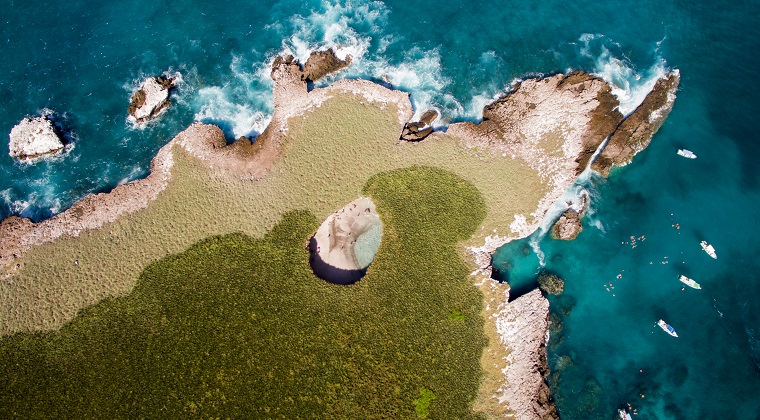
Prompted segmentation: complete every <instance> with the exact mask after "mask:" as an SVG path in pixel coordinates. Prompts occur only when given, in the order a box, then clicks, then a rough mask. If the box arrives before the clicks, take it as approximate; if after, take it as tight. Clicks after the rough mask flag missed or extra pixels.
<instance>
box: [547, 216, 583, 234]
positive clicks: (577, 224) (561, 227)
mask: <svg viewBox="0 0 760 420" xmlns="http://www.w3.org/2000/svg"><path fill="white" fill-rule="evenodd" d="M582 230H583V224H582V223H581V217H580V215H579V214H578V212H577V211H575V210H573V209H567V210H565V212H564V213H562V215H561V216H560V217H559V219H558V220H557V221H556V222H555V223H554V226H552V237H553V238H554V239H561V240H563V241H572V240H573V239H575V237H576V236H578V234H579V233H581V231H582Z"/></svg>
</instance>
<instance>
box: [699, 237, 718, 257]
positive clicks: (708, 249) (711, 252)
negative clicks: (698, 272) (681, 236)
mask: <svg viewBox="0 0 760 420" xmlns="http://www.w3.org/2000/svg"><path fill="white" fill-rule="evenodd" d="M700 244H701V245H702V251H705V252H706V253H707V255H709V256H711V257H713V258H715V259H716V260H717V259H718V255H717V254H716V253H715V248H713V246H712V245H710V244H708V243H707V241H702V242H700Z"/></svg>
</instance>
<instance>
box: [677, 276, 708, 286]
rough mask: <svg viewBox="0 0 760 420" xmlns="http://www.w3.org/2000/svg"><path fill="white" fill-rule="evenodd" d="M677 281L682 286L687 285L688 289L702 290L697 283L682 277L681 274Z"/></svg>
mask: <svg viewBox="0 0 760 420" xmlns="http://www.w3.org/2000/svg"><path fill="white" fill-rule="evenodd" d="M678 280H681V283H683V284H685V285H687V286H689V287H692V288H694V289H701V288H702V286H700V285H699V283H697V282H695V281H694V280H692V279H690V278H688V277H686V276H684V275H683V274H681V277H679V278H678Z"/></svg>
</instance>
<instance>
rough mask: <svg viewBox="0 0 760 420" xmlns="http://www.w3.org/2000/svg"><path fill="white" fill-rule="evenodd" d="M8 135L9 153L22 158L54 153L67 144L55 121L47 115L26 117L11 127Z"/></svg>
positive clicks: (26, 158)
mask: <svg viewBox="0 0 760 420" xmlns="http://www.w3.org/2000/svg"><path fill="white" fill-rule="evenodd" d="M8 137H9V138H10V142H9V143H8V148H9V150H10V151H9V153H8V154H9V155H11V157H14V158H17V159H21V160H28V159H36V158H40V157H43V156H47V155H52V154H55V153H58V152H60V151H61V150H63V148H64V146H65V144H64V143H63V137H62V136H61V134H60V133H59V131H58V129H57V128H56V127H55V125H54V124H53V121H51V120H50V118H48V117H47V116H45V115H42V116H37V117H32V118H24V119H23V120H21V121H20V122H19V123H18V124H16V126H14V127H13V128H12V129H11V132H10V134H9V135H8Z"/></svg>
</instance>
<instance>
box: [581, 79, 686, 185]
mask: <svg viewBox="0 0 760 420" xmlns="http://www.w3.org/2000/svg"><path fill="white" fill-rule="evenodd" d="M680 79H681V76H680V73H679V71H678V70H674V71H672V72H671V73H668V74H666V75H665V77H662V78H660V79H659V80H657V82H656V83H655V85H654V88H652V91H651V92H649V94H647V96H646V98H644V101H643V102H642V103H641V105H639V106H638V107H637V108H636V110H635V111H633V113H631V115H629V116H628V117H626V119H625V120H624V121H623V122H622V123H621V124H620V126H619V127H617V129H616V130H615V133H614V134H613V135H612V137H610V140H609V141H608V142H607V145H606V146H605V148H604V150H602V152H601V153H600V155H599V156H598V157H597V159H596V160H595V161H594V163H593V164H592V165H591V168H592V169H593V170H595V171H597V172H599V173H600V174H602V175H604V176H607V175H609V173H610V169H611V168H612V167H613V166H623V165H627V164H628V163H630V162H631V160H632V159H633V157H634V156H635V155H636V154H637V153H639V152H640V151H642V150H644V149H645V148H646V147H647V146H648V145H649V142H650V141H651V140H652V136H654V134H655V133H656V132H657V130H659V129H660V127H661V126H662V124H663V123H664V122H665V119H666V118H667V117H668V115H669V114H670V111H671V109H673V104H674V103H675V100H676V91H677V90H678V84H679V82H680Z"/></svg>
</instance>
